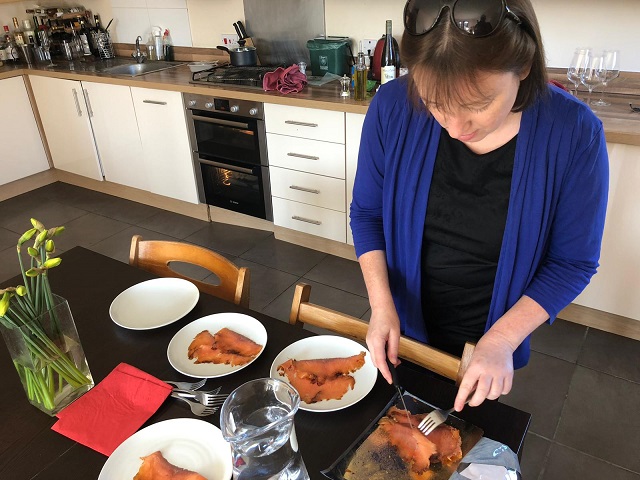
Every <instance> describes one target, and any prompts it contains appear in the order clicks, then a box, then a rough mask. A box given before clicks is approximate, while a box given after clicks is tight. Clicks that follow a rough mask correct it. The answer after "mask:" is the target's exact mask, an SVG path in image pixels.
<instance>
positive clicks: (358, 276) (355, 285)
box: [304, 255, 367, 297]
mask: <svg viewBox="0 0 640 480" xmlns="http://www.w3.org/2000/svg"><path fill="white" fill-rule="evenodd" d="M304 278H305V279H309V280H313V281H314V282H318V283H323V284H325V285H329V286H331V287H335V288H339V289H340V290H344V291H346V292H350V293H354V294H356V295H359V296H361V297H367V287H366V286H365V284H364V278H363V277H362V270H360V264H359V263H358V262H356V261H353V260H347V259H346V258H341V257H336V256H334V255H327V256H326V257H325V258H323V259H322V261H321V262H320V263H318V264H317V265H316V266H315V267H313V268H312V269H311V270H310V271H308V272H307V273H306V274H305V275H304Z"/></svg>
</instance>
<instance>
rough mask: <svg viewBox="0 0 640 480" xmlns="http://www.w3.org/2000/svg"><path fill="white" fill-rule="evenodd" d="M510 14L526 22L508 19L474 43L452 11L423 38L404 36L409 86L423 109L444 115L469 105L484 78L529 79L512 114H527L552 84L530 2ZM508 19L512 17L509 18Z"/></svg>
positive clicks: (512, 5)
mask: <svg viewBox="0 0 640 480" xmlns="http://www.w3.org/2000/svg"><path fill="white" fill-rule="evenodd" d="M508 5H509V9H510V10H511V11H512V12H513V13H514V14H515V15H517V16H518V18H520V20H521V23H520V24H518V22H516V21H515V20H513V19H512V18H506V17H505V18H504V19H503V20H502V22H501V23H500V25H499V27H498V28H497V30H496V31H495V32H493V33H492V34H491V35H489V36H486V37H481V38H474V37H471V36H469V35H465V34H463V33H462V32H460V31H459V30H458V27H456V26H455V25H453V23H452V22H451V20H450V18H449V11H445V12H443V14H442V16H441V17H440V19H439V20H438V23H437V25H436V26H435V27H434V28H433V29H432V30H431V31H429V32H428V33H426V34H424V35H422V36H413V35H410V34H408V33H407V32H406V31H405V33H404V35H403V36H402V48H401V50H402V58H403V62H404V63H405V64H406V66H407V67H409V87H410V90H409V91H410V92H411V96H412V98H413V100H414V102H415V103H416V104H417V105H422V104H423V102H425V103H427V104H429V105H434V106H436V107H437V108H438V109H441V110H443V111H447V110H450V109H451V108H452V107H453V106H455V105H457V104H460V103H464V100H465V99H468V98H469V93H473V94H480V95H481V94H482V92H480V90H479V88H478V80H479V75H480V74H483V73H507V72H511V73H513V74H515V75H517V76H521V75H522V74H526V73H527V72H528V75H527V77H526V78H525V79H524V80H522V81H521V82H520V87H519V89H518V95H517V97H516V101H515V103H514V105H513V109H512V111H514V112H519V111H522V110H524V109H526V108H527V107H528V106H530V105H531V104H533V102H534V101H535V100H536V98H538V97H539V96H541V95H543V94H544V93H545V92H546V91H547V90H546V88H547V87H546V85H547V73H546V66H545V55H544V48H543V46H542V39H541V35H540V27H539V26H538V20H537V19H536V15H535V13H534V11H533V7H532V5H531V2H530V0H509V1H508ZM507 16H508V14H507Z"/></svg>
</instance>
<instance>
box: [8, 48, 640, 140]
mask: <svg viewBox="0 0 640 480" xmlns="http://www.w3.org/2000/svg"><path fill="white" fill-rule="evenodd" d="M56 63H57V64H58V66H57V67H53V68H47V67H44V66H35V67H29V68H27V67H24V66H19V67H14V66H3V67H0V80H1V79H3V78H9V77H14V76H16V75H42V76H48V77H57V78H65V79H69V80H83V79H84V80H90V81H92V82H98V83H110V84H114V85H128V86H135V87H142V88H153V89H159V90H171V91H178V92H185V93H195V94H204V95H218V96H225V97H227V98H237V99H245V100H254V101H259V102H265V103H275V104H281V105H292V106H298V107H308V108H317V109H325V110H333V111H340V112H349V113H360V114H364V113H366V112H367V108H368V104H369V101H356V100H353V99H351V98H342V97H340V96H339V84H338V82H331V83H329V84H326V85H323V86H320V87H316V86H307V87H305V89H304V90H303V91H302V92H300V93H297V94H289V95H283V94H281V93H278V92H265V91H263V90H262V89H261V88H259V87H246V86H232V85H215V86H205V85H193V84H191V83H189V81H190V80H191V71H190V70H189V68H188V66H187V65H186V64H185V65H180V66H178V67H175V68H170V69H168V70H162V71H159V72H155V73H148V74H146V75H140V76H137V77H125V76H116V75H109V74H105V73H98V72H96V68H95V62H93V61H91V62H86V63H84V62H65V61H62V60H58V59H56ZM638 93H639V94H634V95H630V94H616V93H614V94H607V95H605V98H606V99H607V100H608V101H609V102H611V105H610V106H608V107H596V108H595V113H596V115H598V117H599V118H600V119H601V120H602V122H603V124H604V127H605V133H606V137H607V141H608V142H609V143H620V144H626V145H637V146H640V114H638V113H634V112H632V111H631V110H630V109H629V103H630V102H631V103H633V104H634V105H639V106H640V92H638ZM598 95H599V94H598V93H596V92H594V94H593V96H592V97H593V98H596V97H597V96H598ZM580 98H582V99H583V100H586V93H584V92H580Z"/></svg>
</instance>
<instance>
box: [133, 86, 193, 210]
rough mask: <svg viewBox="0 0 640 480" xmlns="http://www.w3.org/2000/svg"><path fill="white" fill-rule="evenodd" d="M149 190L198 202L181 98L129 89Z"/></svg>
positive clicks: (144, 90) (140, 89)
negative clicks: (136, 120)
mask: <svg viewBox="0 0 640 480" xmlns="http://www.w3.org/2000/svg"><path fill="white" fill-rule="evenodd" d="M131 94H132V96H133V104H134V106H135V110H136V117H137V119H138V130H139V131H140V140H141V141H142V150H143V152H144V164H145V169H146V172H147V177H148V179H149V188H148V190H149V191H151V192H153V193H157V194H159V195H164V196H167V197H172V198H177V199H179V200H184V201H187V202H191V203H198V192H197V188H196V180H195V175H194V172H193V161H192V157H191V148H190V146H189V137H188V133H187V123H186V119H185V111H184V107H183V105H182V95H181V94H180V93H178V92H168V91H164V90H150V89H148V88H138V87H132V88H131Z"/></svg>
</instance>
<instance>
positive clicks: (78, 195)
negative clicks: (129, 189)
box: [44, 182, 164, 225]
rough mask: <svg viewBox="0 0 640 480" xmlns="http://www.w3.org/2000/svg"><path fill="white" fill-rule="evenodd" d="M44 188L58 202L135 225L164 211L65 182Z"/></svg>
mask: <svg viewBox="0 0 640 480" xmlns="http://www.w3.org/2000/svg"><path fill="white" fill-rule="evenodd" d="M44 188H45V189H48V191H47V194H48V195H50V197H51V198H52V199H54V200H55V201H57V202H59V203H63V204H67V205H72V206H75V207H77V208H82V209H84V210H87V211H90V212H93V213H97V214H98V215H103V216H105V217H110V218H113V219H115V220H120V221H122V222H126V223H130V224H132V225H136V224H138V223H139V222H140V221H142V220H144V219H146V218H148V217H150V216H152V215H155V214H156V213H158V212H162V211H164V210H161V209H159V208H155V207H151V206H149V205H144V204H142V203H138V202H132V201H130V200H126V199H124V198H119V197H116V196H113V195H108V194H106V193H102V192H96V191H93V190H89V189H86V188H82V187H77V186H75V185H69V184H66V183H60V182H58V183H54V184H51V185H48V186H47V187H44Z"/></svg>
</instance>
